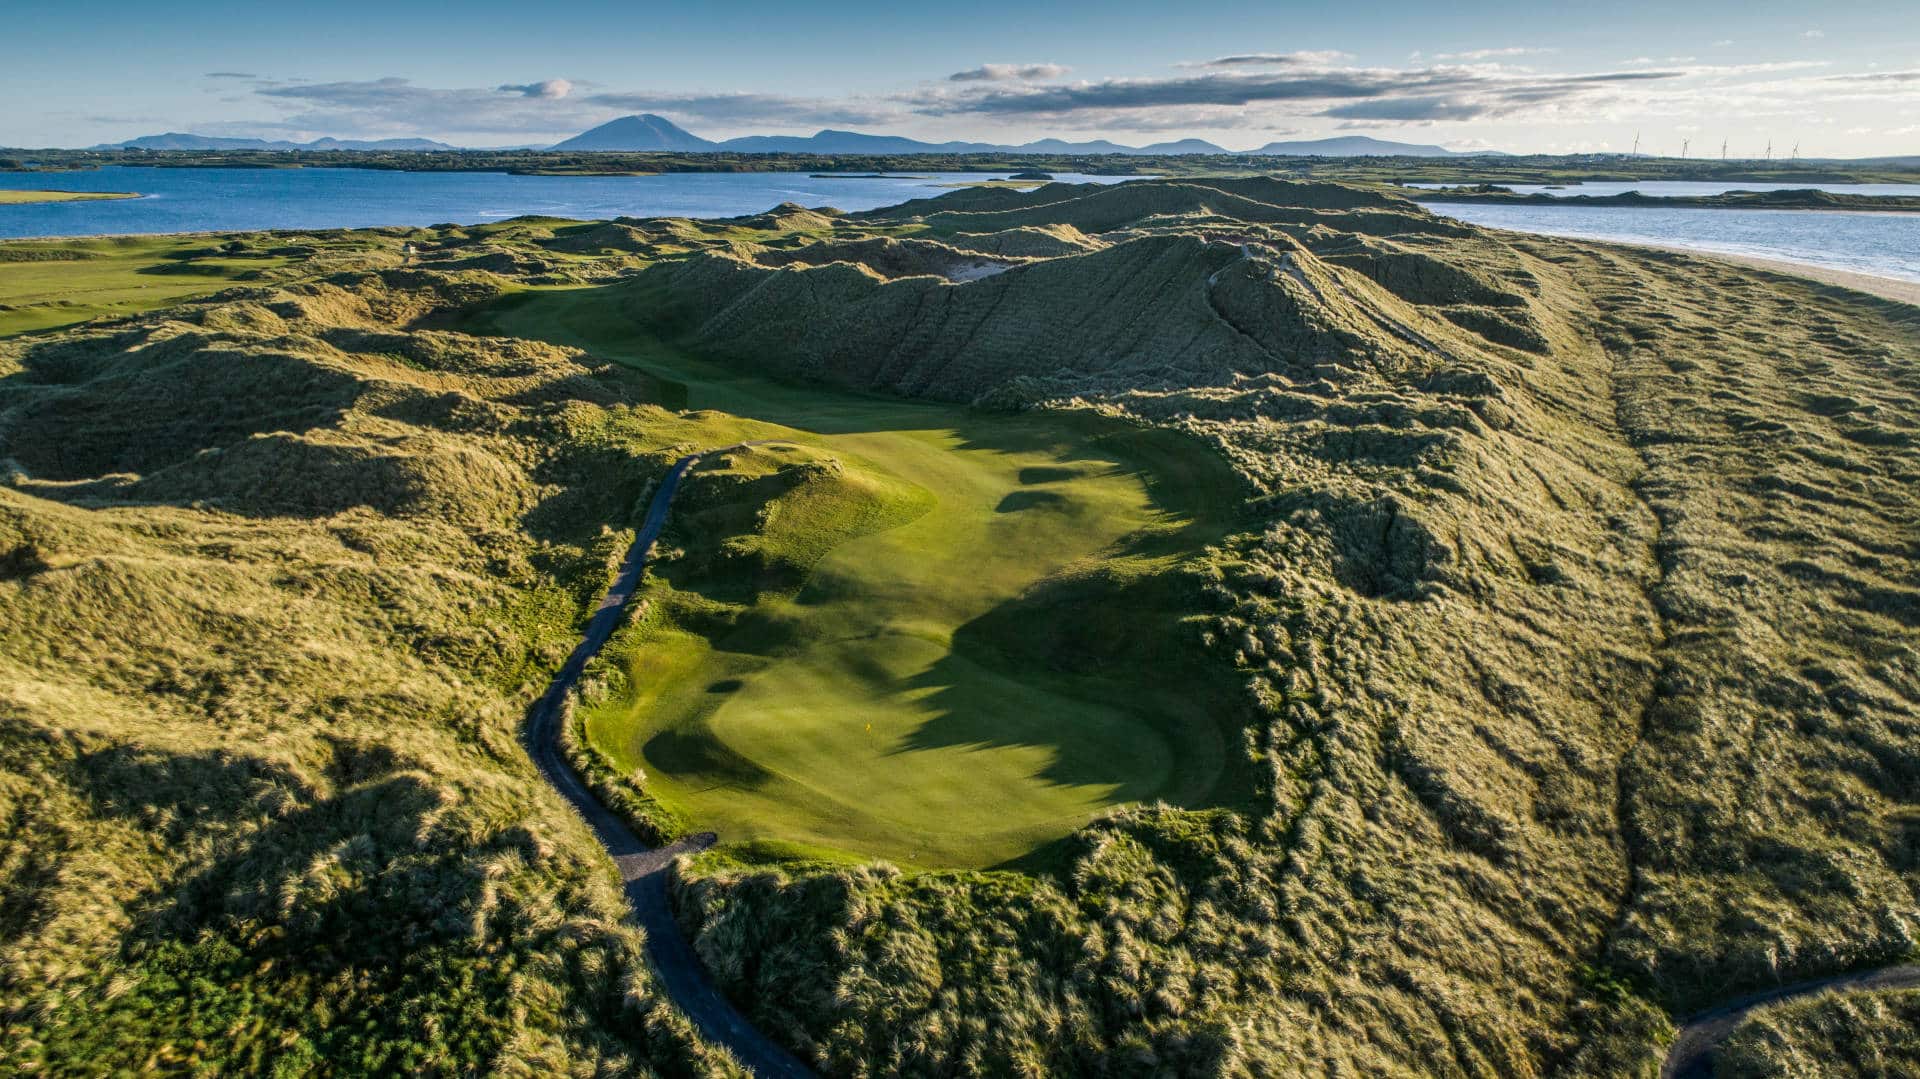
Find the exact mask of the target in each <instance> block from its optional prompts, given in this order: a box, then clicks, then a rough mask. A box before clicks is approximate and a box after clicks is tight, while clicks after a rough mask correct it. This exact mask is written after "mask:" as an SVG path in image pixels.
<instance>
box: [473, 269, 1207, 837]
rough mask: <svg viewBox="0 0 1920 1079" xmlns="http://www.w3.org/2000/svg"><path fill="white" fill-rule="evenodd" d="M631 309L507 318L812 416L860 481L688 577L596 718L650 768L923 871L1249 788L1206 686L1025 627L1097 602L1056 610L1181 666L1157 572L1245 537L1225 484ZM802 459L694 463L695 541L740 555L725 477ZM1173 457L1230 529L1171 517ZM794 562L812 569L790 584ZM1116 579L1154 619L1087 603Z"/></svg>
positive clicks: (774, 833)
mask: <svg viewBox="0 0 1920 1079" xmlns="http://www.w3.org/2000/svg"><path fill="white" fill-rule="evenodd" d="M611 302H613V301H612V298H610V297H606V296H594V295H588V296H581V295H570V294H565V293H544V294H536V295H533V296H529V297H525V298H523V300H522V302H521V303H519V304H518V305H517V306H515V307H513V308H512V309H511V311H510V312H509V313H507V314H506V315H505V316H502V317H498V318H497V321H496V325H497V326H498V328H500V329H502V330H507V331H513V332H517V333H522V334H526V335H530V336H532V335H544V336H557V337H559V338H560V339H565V340H569V341H573V342H576V343H580V344H585V345H588V346H590V347H592V348H593V350H594V351H595V352H596V353H597V354H599V355H606V356H616V357H628V358H632V359H633V360H634V361H635V362H638V363H640V364H642V365H643V366H645V367H646V368H647V369H648V370H649V371H651V372H653V373H655V374H665V375H668V376H671V377H673V378H675V379H677V380H680V381H681V382H682V384H683V385H685V386H686V387H687V388H688V392H689V401H690V403H691V404H692V405H694V406H696V407H698V406H702V405H713V406H722V407H725V408H726V409H727V410H729V411H730V412H734V413H739V414H744V415H750V416H753V417H755V418H757V419H760V420H765V421H778V422H781V423H783V424H787V425H791V426H788V427H787V428H785V429H784V430H782V431H781V432H779V433H781V434H784V435H786V436H787V437H790V438H795V439H798V440H800V441H802V442H804V443H805V444H807V445H809V446H813V447H819V448H820V449H821V450H823V451H825V452H826V455H827V456H825V457H824V458H821V459H823V460H828V461H832V462H834V466H835V472H834V474H833V475H831V476H830V477H829V478H826V479H824V480H816V481H815V482H811V483H805V484H802V485H801V486H799V487H797V488H795V489H794V490H793V491H791V492H789V493H784V494H782V495H781V496H780V497H778V498H775V499H773V500H771V501H770V502H768V503H767V504H766V506H765V507H764V508H760V507H753V508H755V509H757V510H758V512H759V515H760V519H759V520H758V521H756V522H755V524H754V527H755V529H756V530H757V532H758V533H759V538H758V539H757V540H755V541H754V546H755V548H756V549H755V550H754V551H753V552H751V554H752V557H742V558H738V559H735V560H734V562H733V564H728V565H718V566H715V565H700V566H696V567H694V568H692V569H690V570H682V571H675V570H673V569H669V570H668V571H667V572H666V573H665V574H664V576H665V578H666V580H665V581H664V582H662V583H661V586H660V587H658V588H657V589H656V590H655V592H654V593H652V594H651V597H650V598H651V599H652V601H653V602H654V604H655V609H654V614H653V615H652V617H651V618H650V619H649V622H648V624H646V625H644V626H642V627H638V628H637V631H636V632H634V633H632V634H631V635H630V636H629V638H628V639H626V640H625V641H624V642H623V643H624V646H625V648H626V649H628V650H629V652H630V656H631V658H630V659H629V660H628V663H629V668H628V670H627V671H626V672H625V673H626V677H625V679H624V682H625V684H626V685H627V686H629V687H631V688H630V689H629V690H628V691H627V695H626V696H625V697H624V699H622V700H620V701H619V702H618V703H616V704H612V705H609V706H607V707H605V708H603V709H602V710H600V711H598V712H597V713H595V714H593V715H592V716H591V717H590V720H589V722H590V729H592V730H593V731H594V732H595V736H596V738H597V739H598V740H599V741H600V742H601V744H602V745H603V746H605V747H606V748H607V749H608V750H609V752H610V755H611V756H612V757H613V758H614V760H615V761H616V762H617V763H618V764H619V765H620V766H621V767H623V768H627V769H633V768H639V769H643V770H644V773H645V774H646V775H647V776H648V777H649V790H650V791H651V792H652V793H653V794H655V795H656V796H657V797H659V798H661V799H662V800H663V801H664V802H666V803H668V805H669V806H670V807H672V808H674V809H677V810H679V811H680V812H681V813H682V814H683V815H684V816H686V817H688V818H690V819H692V820H696V821H698V822H699V823H700V824H701V826H703V827H716V828H718V829H719V830H720V831H721V833H722V834H723V835H724V836H726V837H727V838H728V839H730V840H737V841H753V840H776V841H782V842H787V843H796V844H801V845H803V846H807V847H812V848H822V847H825V848H841V849H846V850H851V851H857V852H860V853H862V854H866V855H870V856H881V857H887V858H891V859H895V860H898V861H900V862H902V863H903V864H908V865H918V866H930V865H961V866H965V865H988V864H993V863H996V862H1001V861H1006V860H1009V859H1013V858H1016V857H1018V856H1021V855H1024V854H1026V853H1028V852H1029V851H1030V850H1031V849H1032V848H1033V847H1034V846H1035V844H1036V843H1039V842H1042V841H1045V840H1051V839H1055V838H1058V837H1059V836H1062V835H1064V834H1066V833H1068V832H1070V831H1071V830H1073V829H1074V828H1076V827H1078V826H1079V825H1080V824H1081V823H1082V822H1084V821H1085V820H1086V819H1087V818H1088V817H1089V816H1090V815H1091V814H1092V813H1093V812H1094V811H1096V810H1098V809H1100V808H1102V807H1105V806H1109V805H1114V804H1119V803H1125V802H1137V801H1144V800H1151V799H1155V798H1159V799H1164V800H1166V801H1169V802H1172V803H1175V804H1180V805H1205V804H1210V803H1213V802H1215V801H1220V800H1228V801H1232V800H1236V799H1237V798H1238V797H1239V795H1237V794H1236V793H1235V785H1236V783H1242V782H1244V780H1243V779H1239V778H1236V775H1237V773H1238V771H1239V769H1236V767H1235V764H1234V762H1235V760H1236V759H1237V754H1234V753H1232V752H1231V751H1230V746H1231V745H1232V743H1233V742H1234V741H1235V740H1236V739H1237V734H1236V732H1235V731H1234V730H1233V729H1232V728H1230V727H1227V728H1224V729H1223V727H1222V724H1221V722H1219V721H1216V720H1215V719H1214V718H1212V717H1211V716H1209V714H1208V710H1207V706H1206V697H1205V696H1204V695H1201V696H1195V693H1194V691H1195V688H1196V686H1195V685H1191V684H1188V683H1185V682H1174V683H1172V684H1169V682H1168V680H1167V678H1166V671H1165V670H1161V671H1151V670H1150V669H1148V668H1142V667H1131V668H1126V669H1103V668H1099V667H1096V666H1095V663H1096V661H1097V660H1098V658H1099V655H1100V651H1101V648H1102V646H1101V645H1095V646H1093V647H1086V644H1085V642H1076V644H1075V646H1074V647H1073V649H1072V651H1074V652H1075V653H1076V654H1074V655H1067V654H1063V653H1064V652H1065V651H1067V650H1066V649H1063V648H1062V647H1060V646H1059V645H1058V644H1057V643H1056V642H1050V641H1047V640H1034V639H1032V638H1033V636H1034V635H1033V633H1032V632H1031V631H1028V632H1021V631H1022V629H1024V628H1025V627H1023V626H1021V625H1017V624H1016V623H1020V622H1022V621H1023V620H1024V619H1025V618H1028V617H1032V616H1031V615H1030V614H1025V613H1023V614H1021V615H1019V616H1015V615H1014V614H1013V612H1015V611H1022V612H1025V611H1027V610H1029V609H1030V608H1031V607H1032V606H1035V605H1038V604H1039V603H1041V602H1042V601H1040V600H1039V599H1037V597H1040V596H1048V595H1054V596H1061V597H1069V598H1070V599H1071V600H1080V601H1081V602H1079V603H1077V604H1075V606H1077V607H1078V608H1079V609H1077V610H1076V609H1074V608H1073V607H1068V606H1065V605H1064V604H1063V606H1061V607H1056V608H1052V609H1051V610H1050V611H1049V614H1048V615H1047V616H1046V617H1050V618H1055V619H1058V620H1060V621H1062V622H1067V623H1072V622H1079V621H1084V624H1083V625H1081V626H1079V627H1077V629H1076V630H1073V631H1072V632H1077V633H1078V634H1080V635H1082V636H1084V637H1086V638H1088V639H1092V640H1095V641H1099V640H1101V639H1102V638H1105V639H1106V640H1107V641H1108V642H1110V641H1111V640H1112V638H1115V637H1123V636H1124V635H1126V634H1127V633H1129V632H1132V633H1136V634H1139V633H1146V634H1155V635H1160V636H1162V637H1164V638H1165V641H1166V647H1165V655H1166V656H1167V657H1168V658H1169V659H1175V658H1176V657H1177V656H1179V655H1180V649H1179V647H1178V644H1177V641H1178V637H1177V636H1176V634H1177V633H1178V630H1177V628H1176V625H1175V621H1176V619H1175V617H1174V615H1173V611H1172V609H1171V606H1170V605H1168V606H1167V609H1156V608H1157V607H1160V606H1161V605H1165V604H1167V600H1168V599H1169V598H1170V597H1168V596H1167V595H1165V594H1164V592H1165V590H1164V588H1163V587H1162V586H1161V585H1160V583H1159V582H1161V581H1162V580H1163V579H1164V578H1165V576H1166V575H1167V574H1168V573H1169V572H1170V571H1171V570H1172V569H1173V568H1174V566H1175V565H1176V564H1177V563H1178V562H1179V561H1180V559H1181V558H1182V557H1183V556H1186V555H1190V554H1191V553H1192V552H1194V551H1195V550H1196V549H1197V546H1198V545H1199V544H1200V543H1202V542H1205V540H1206V539H1207V538H1209V537H1216V538H1217V536H1218V535H1219V526H1220V523H1221V520H1222V519H1223V518H1224V517H1226V516H1228V515H1230V514H1231V512H1232V504H1233V501H1234V499H1236V498H1237V496H1238V490H1237V488H1236V487H1235V485H1234V484H1233V483H1232V481H1231V480H1230V479H1229V478H1228V477H1227V476H1226V475H1225V473H1224V470H1222V469H1219V468H1217V467H1214V468H1211V469H1209V468H1207V467H1205V463H1204V460H1203V461H1201V462H1199V463H1198V464H1197V465H1196V464H1195V463H1194V462H1192V461H1189V460H1181V459H1180V455H1179V454H1178V453H1177V452H1174V451H1172V450H1171V449H1170V448H1169V447H1170V443H1168V442H1167V441H1166V440H1155V439H1149V438H1147V437H1146V436H1144V435H1141V434H1137V433H1133V432H1131V431H1129V430H1128V429H1125V428H1123V427H1120V426H1118V425H1113V424H1101V423H1097V422H1081V423H1078V424H1072V423H1068V424H1063V423H1062V422H1061V421H1060V420H1058V419H1057V418H1044V417H1018V416H1006V417H989V416H980V415H970V414H967V413H965V412H963V411H960V410H956V409H951V408H941V407H937V406H928V405H916V404H909V403H904V402H900V401H897V400H884V399H875V398H869V399H865V400H862V399H860V398H848V397H846V396H845V395H839V394H823V393H821V392H819V391H817V390H806V389H802V388H796V387H793V386H783V385H779V384H775V383H772V382H768V381H765V380H759V379H753V378H751V377H741V376H738V375H733V376H727V375H724V374H722V373H720V372H718V371H716V370H715V369H713V368H711V367H709V366H706V365H701V364H698V363H697V362H694V361H690V360H688V359H687V358H685V357H676V356H674V355H672V354H671V353H670V352H668V351H667V350H663V349H661V348H659V347H658V346H657V345H652V344H651V343H650V342H648V341H647V340H645V339H644V338H638V337H636V336H635V335H634V332H633V330H632V328H631V326H630V324H624V323H622V321H621V320H619V319H618V318H617V317H613V316H612V315H611V314H610V312H609V311H607V310H606V305H607V304H609V303H611ZM569 330H571V331H572V332H568V331H569ZM809 426H813V427H816V428H818V429H817V430H812V431H808V430H806V428H807V427H809ZM766 433H768V432H762V433H761V435H760V437H765V434H766ZM1175 441H1176V442H1177V440H1175ZM1155 450H1158V451H1159V452H1154V451H1155ZM777 452H786V451H776V450H757V451H754V452H753V453H752V454H749V455H745V456H744V457H742V458H739V459H737V460H736V461H735V463H733V464H732V465H731V466H730V467H729V468H727V469H725V470H722V473H721V474H709V475H707V476H703V475H702V474H701V473H696V474H695V476H694V478H693V479H692V480H691V481H690V482H689V485H688V488H689V489H688V492H687V494H686V495H685V496H683V499H682V502H681V504H680V507H679V510H678V513H677V517H676V525H675V529H674V531H673V533H671V537H672V538H676V539H679V540H680V541H681V542H683V543H685V544H686V545H687V546H689V547H695V548H702V547H706V546H710V545H714V544H716V543H718V542H720V541H722V540H725V539H727V538H728V536H727V533H726V530H727V527H728V523H729V522H728V521H727V520H725V517H726V516H727V515H725V514H721V513H703V512H702V510H703V506H704V502H703V499H710V498H719V499H721V500H722V502H721V506H720V507H716V508H717V509H718V508H725V507H727V506H729V505H731V503H728V502H726V501H725V499H726V498H727V495H726V494H725V493H719V494H714V495H705V494H703V490H704V489H705V488H706V487H709V486H718V487H721V488H722V491H723V492H724V491H725V488H726V487H727V486H730V485H727V484H725V483H709V482H707V481H709V480H712V481H726V480H734V479H744V478H747V477H748V476H751V475H754V474H757V473H758V472H759V471H761V470H763V469H765V468H768V467H771V466H769V465H763V464H757V463H756V462H755V461H754V460H753V458H755V457H759V456H766V455H769V454H773V453H777ZM1187 454H1188V455H1190V456H1191V455H1201V454H1202V451H1200V450H1199V449H1198V447H1197V446H1196V447H1193V448H1191V449H1189V450H1188V451H1187ZM1148 464H1152V465H1155V466H1160V467H1163V468H1164V467H1167V466H1169V465H1171V466H1172V467H1173V468H1179V469H1181V470H1182V471H1180V473H1179V479H1180V480H1182V481H1186V483H1187V485H1186V489H1185V492H1184V494H1185V496H1186V497H1185V498H1184V500H1183V501H1182V503H1181V507H1180V508H1181V509H1182V510H1183V511H1184V513H1192V512H1195V511H1198V512H1199V513H1201V514H1202V515H1204V516H1205V517H1206V518H1207V520H1206V521H1205V522H1204V523H1201V524H1198V525H1195V524H1194V522H1193V521H1192V520H1191V519H1190V518H1188V517H1186V516H1184V515H1183V514H1176V513H1173V512H1170V511H1169V510H1167V509H1165V508H1163V507H1160V506H1157V505H1155V504H1154V503H1153V502H1152V500H1151V499H1150V498H1149V496H1148V492H1147V490H1146V488H1145V486H1144V485H1143V483H1142V479H1141V472H1142V470H1143V469H1144V468H1145V467H1146V466H1147V465H1148ZM1195 481H1197V482H1195ZM746 497H748V498H753V497H755V496H753V495H751V494H749V495H747V496H746ZM863 517H865V518H870V519H868V520H860V518H863ZM708 518H713V520H712V522H711V524H709V523H708ZM1183 533H1184V535H1183ZM823 534H824V535H825V536H828V537H832V539H831V540H829V541H827V542H823V540H822V536H823ZM769 564H776V565H779V564H784V565H785V566H787V567H790V569H791V572H789V573H786V574H784V575H781V574H774V575H773V577H774V578H775V579H771V580H769V579H767V578H768V577H769V570H768V566H769ZM1096 582H1097V585H1096ZM1095 587H1097V588H1098V589H1100V590H1101V592H1102V593H1104V590H1105V589H1112V590H1113V591H1114V593H1117V594H1119V595H1122V596H1126V597H1129V599H1128V605H1122V606H1119V607H1113V606H1111V605H1105V604H1102V603H1101V602H1098V601H1097V599H1096V600H1094V601H1092V602H1088V601H1087V600H1086V598H1085V593H1086V592H1087V591H1088V589H1089V588H1095ZM1156 590H1158V591H1156ZM743 592H745V593H746V594H745V595H743V594H742V593H743ZM743 600H744V601H746V602H747V603H748V604H750V610H748V611H747V612H746V613H747V615H748V617H745V618H739V617H723V618H721V620H720V623H719V624H720V625H721V626H722V627H723V628H722V629H720V630H718V631H715V630H713V629H712V628H710V627H712V626H713V625H714V624H715V617H716V608H718V609H719V610H721V611H725V609H726V608H727V606H728V605H729V602H731V603H734V604H740V603H741V602H742V601H743ZM1132 604H1139V605H1140V606H1138V607H1136V606H1132ZM1062 632H1063V633H1065V632H1068V631H1067V630H1065V629H1064V628H1063V630H1062ZM1104 647H1105V648H1106V649H1107V650H1111V649H1112V648H1113V645H1112V644H1111V643H1106V644H1104ZM1199 681H1200V684H1202V685H1204V683H1205V679H1204V678H1201V679H1200V680H1199ZM714 687H721V688H719V689H718V690H716V689H715V688H714ZM1215 707H1216V710H1217V711H1219V712H1220V713H1221V714H1222V715H1223V716H1224V715H1226V714H1229V711H1230V710H1228V709H1226V708H1224V707H1220V706H1218V705H1217V704H1216V706H1215Z"/></svg>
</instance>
